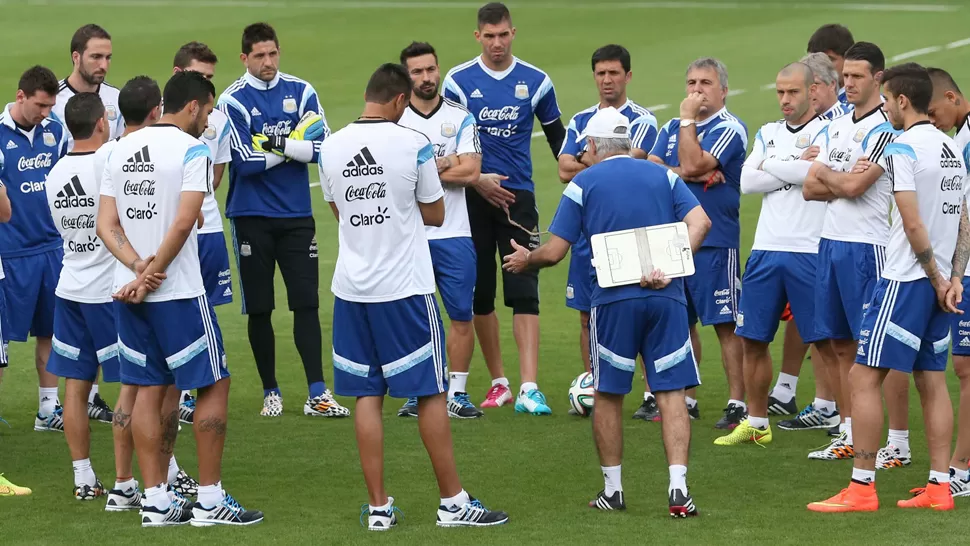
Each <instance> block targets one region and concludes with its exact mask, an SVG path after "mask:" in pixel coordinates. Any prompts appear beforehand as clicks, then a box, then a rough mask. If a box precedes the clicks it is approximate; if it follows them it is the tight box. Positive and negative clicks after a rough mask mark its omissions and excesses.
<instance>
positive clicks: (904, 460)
mask: <svg viewBox="0 0 970 546" xmlns="http://www.w3.org/2000/svg"><path fill="white" fill-rule="evenodd" d="M912 462H913V459H911V458H910V457H909V456H908V455H907V456H905V457H903V452H902V450H900V449H899V448H898V447H896V446H895V445H893V444H892V443H887V444H886V447H883V448H880V449H879V451H877V452H876V470H887V469H890V468H902V467H904V466H909V465H910V463H912Z"/></svg>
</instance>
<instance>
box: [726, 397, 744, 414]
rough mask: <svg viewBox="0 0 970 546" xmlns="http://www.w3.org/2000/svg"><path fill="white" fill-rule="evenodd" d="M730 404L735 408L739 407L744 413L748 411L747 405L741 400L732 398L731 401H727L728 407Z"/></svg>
mask: <svg viewBox="0 0 970 546" xmlns="http://www.w3.org/2000/svg"><path fill="white" fill-rule="evenodd" d="M731 404H734V405H735V406H739V407H740V408H741V409H743V410H744V411H748V405H747V404H745V403H744V402H743V401H741V400H735V399H733V398H732V399H731V400H728V405H729V406H730V405H731Z"/></svg>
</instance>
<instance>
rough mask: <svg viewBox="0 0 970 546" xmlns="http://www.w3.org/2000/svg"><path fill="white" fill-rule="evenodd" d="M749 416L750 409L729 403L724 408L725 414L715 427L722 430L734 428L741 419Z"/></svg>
mask: <svg viewBox="0 0 970 546" xmlns="http://www.w3.org/2000/svg"><path fill="white" fill-rule="evenodd" d="M747 416H748V410H747V409H745V408H744V407H742V406H739V405H738V404H733V403H732V404H728V406H727V407H726V408H724V416H722V417H721V418H720V419H719V420H718V422H717V423H714V428H716V429H721V430H734V429H735V428H736V427H737V426H738V425H740V424H741V421H743V420H744V418H745V417H747Z"/></svg>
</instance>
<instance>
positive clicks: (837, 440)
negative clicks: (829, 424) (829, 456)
mask: <svg viewBox="0 0 970 546" xmlns="http://www.w3.org/2000/svg"><path fill="white" fill-rule="evenodd" d="M846 438H848V434H846V433H845V432H840V433H839V435H838V436H836V437H835V438H832V440H831V441H829V443H827V444H825V445H821V446H818V447H816V448H815V450H816V451H818V450H822V451H825V450H829V449H831V448H833V447H838V446H837V445H836V444H837V443H838V444H842V445H847V444H846V443H845V440H846Z"/></svg>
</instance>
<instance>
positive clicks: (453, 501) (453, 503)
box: [441, 489, 471, 508]
mask: <svg viewBox="0 0 970 546" xmlns="http://www.w3.org/2000/svg"><path fill="white" fill-rule="evenodd" d="M470 501H471V497H469V496H468V493H467V492H466V491H465V490H464V489H462V490H461V491H460V492H459V493H458V494H457V495H455V496H454V497H451V498H447V499H441V506H444V507H447V508H452V507H454V508H461V507H462V506H463V505H464V504H465V503H466V502H470Z"/></svg>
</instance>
